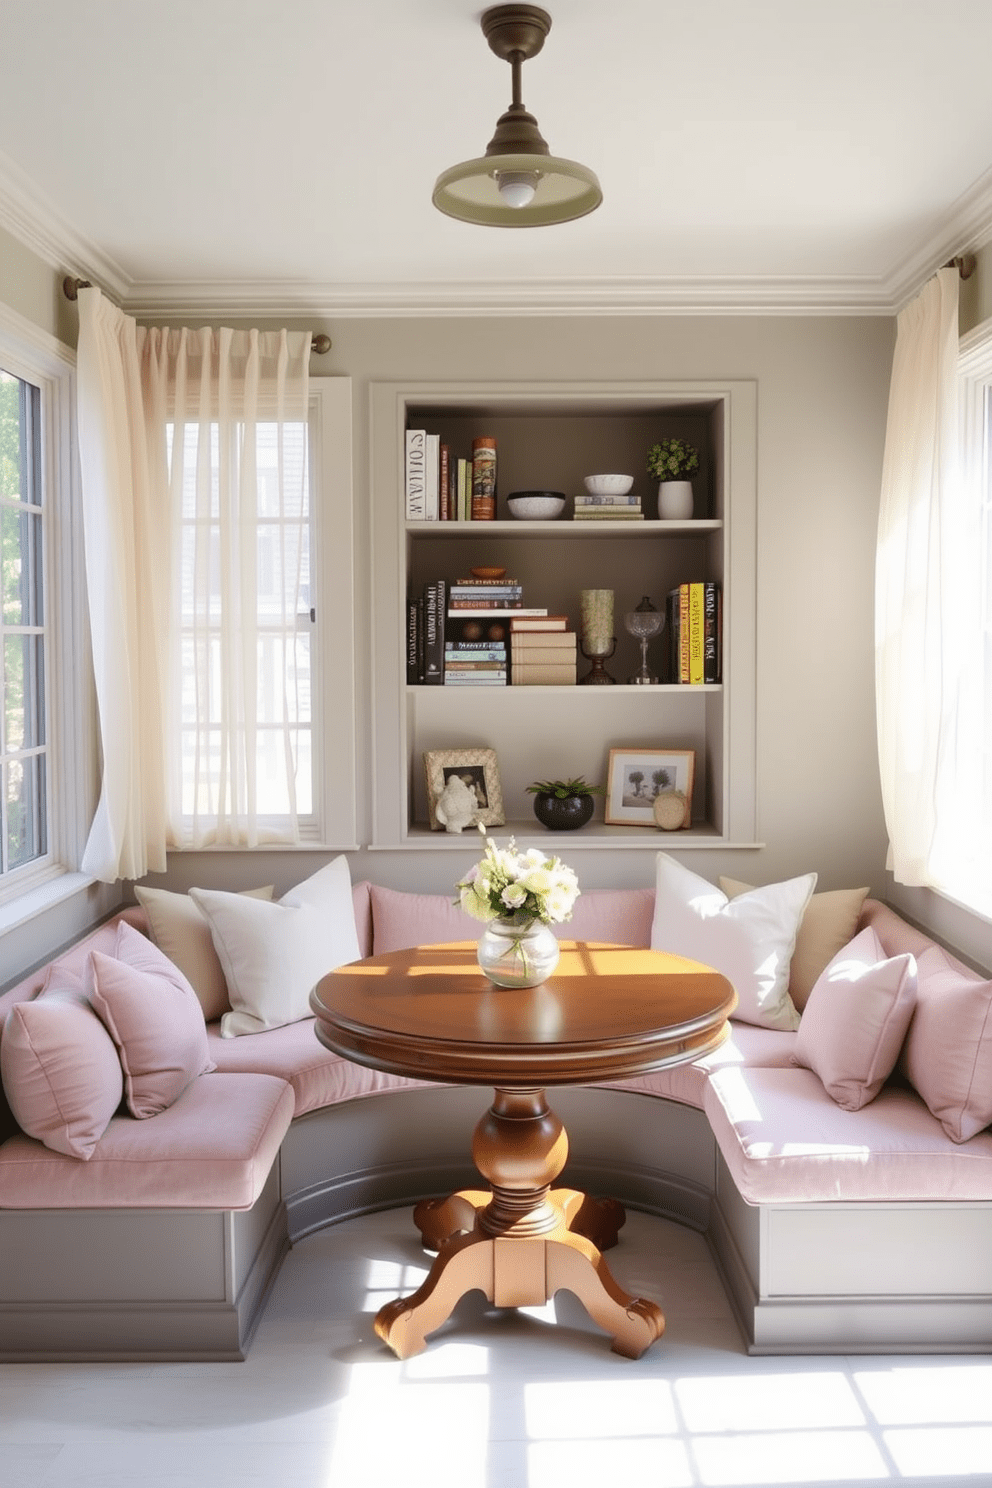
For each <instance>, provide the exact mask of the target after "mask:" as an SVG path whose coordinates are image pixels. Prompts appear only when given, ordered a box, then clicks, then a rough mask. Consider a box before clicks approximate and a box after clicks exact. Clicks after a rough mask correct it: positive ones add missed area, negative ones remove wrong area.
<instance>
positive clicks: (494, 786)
mask: <svg viewBox="0 0 992 1488" xmlns="http://www.w3.org/2000/svg"><path fill="white" fill-rule="evenodd" d="M424 769H425V771H426V774H427V811H428V815H429V817H430V826H431V831H432V832H443V831H444V824H443V823H442V822H439V821H438V819H437V803H438V801H439V800H440V798H441V795H442V793H443V791H444V788H445V786H446V785H447V783H448V780H449V779H450V777H451V776H452V775H461V776H463V777H464V779H465V783H466V785H469V786H471V788H472V789H473V790H474V791H475V793H476V796H477V797H478V799H479V816H478V820H479V821H480V822H481V823H482V825H483V826H486V827H502V826H505V824H506V814H505V812H504V810H503V787H502V785H501V784H500V779H499V766H498V765H497V763H496V751H495V749H428V750H425V752H424Z"/></svg>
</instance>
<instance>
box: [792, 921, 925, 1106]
mask: <svg viewBox="0 0 992 1488" xmlns="http://www.w3.org/2000/svg"><path fill="white" fill-rule="evenodd" d="M915 1005H916V962H915V960H914V958H913V957H912V956H910V955H905V956H893V957H892V959H891V960H886V957H885V951H884V950H883V948H882V943H881V941H880V940H879V938H878V936H877V935H876V934H875V932H874V930H872V929H867V930H862V931H861V933H860V934H859V935H856V936H855V937H854V939H853V940H852V941H851V943H850V944H849V945H846V946H845V947H844V949H843V950H841V951H838V952H837V954H836V956H834V958H833V960H832V961H831V962H830V963H829V965H828V966H827V968H826V970H825V971H823V972H821V974H820V976H819V977H818V978H817V980H816V982H815V984H814V986H813V990H812V992H811V993H810V995H809V1001H808V1002H807V1003H806V1008H805V1010H804V1012H803V1015H802V1021H801V1022H800V1024H799V1031H798V1033H797V1034H796V1045H795V1048H794V1050H793V1053H792V1059H793V1062H794V1063H795V1064H799V1065H804V1066H805V1068H806V1069H810V1070H812V1071H813V1073H814V1074H815V1075H819V1077H820V1080H821V1082H822V1084H823V1088H824V1090H825V1091H826V1092H827V1094H828V1095H829V1096H830V1098H831V1099H832V1100H834V1101H836V1102H837V1104H838V1105H839V1106H842V1107H843V1108H844V1110H845V1111H860V1109H861V1107H862V1106H866V1105H868V1103H869V1101H873V1100H874V1099H875V1097H876V1095H877V1094H878V1092H879V1091H880V1090H881V1088H882V1086H883V1085H884V1084H885V1081H886V1080H887V1079H888V1077H889V1075H890V1074H891V1073H892V1071H893V1070H894V1069H895V1067H896V1061H897V1059H898V1058H899V1050H900V1049H901V1048H902V1043H903V1039H904V1038H905V1036H906V1030H907V1028H908V1027H909V1020H910V1018H911V1017H912V1016H913V1008H914V1006H915Z"/></svg>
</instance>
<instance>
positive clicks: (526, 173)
mask: <svg viewBox="0 0 992 1488" xmlns="http://www.w3.org/2000/svg"><path fill="white" fill-rule="evenodd" d="M507 176H509V177H510V178H511V179H510V182H509V183H507V180H506V178H507ZM520 177H523V178H524V182H526V180H527V178H528V177H530V178H531V179H532V180H533V192H532V197H531V200H530V201H524V202H523V204H522V205H520V206H515V205H513V203H512V200H507V199H506V198H507V195H508V191H509V190H510V189H512V187H514V186H516V185H517V184H518V180H519V178H520ZM501 185H502V191H501V189H500V187H501ZM526 189H527V188H526V184H525V185H524V190H526ZM433 200H434V205H435V206H436V207H437V208H438V210H439V211H441V212H444V213H445V214H446V215H447V216H448V217H457V218H459V219H460V220H461V221H462V222H475V223H478V224H479V225H480V226H482V227H547V226H550V225H551V224H553V223H555V222H571V220H572V219H573V218H574V217H585V215H586V214H587V213H588V212H593V211H595V209H596V208H597V207H598V206H599V204H600V202H601V201H602V200H603V193H602V191H601V190H600V185H599V182H598V181H597V179H596V176H595V174H594V172H593V171H591V170H590V169H589V167H588V166H585V165H580V164H579V163H578V161H577V160H560V159H559V158H558V157H557V156H554V155H542V156H538V157H535V156H533V155H499V156H492V155H482V156H480V157H479V159H478V160H463V161H462V162H461V163H460V164H459V165H452V166H449V168H448V169H447V170H446V171H442V172H441V174H440V175H439V176H438V178H437V183H436V184H435V187H434V198H433Z"/></svg>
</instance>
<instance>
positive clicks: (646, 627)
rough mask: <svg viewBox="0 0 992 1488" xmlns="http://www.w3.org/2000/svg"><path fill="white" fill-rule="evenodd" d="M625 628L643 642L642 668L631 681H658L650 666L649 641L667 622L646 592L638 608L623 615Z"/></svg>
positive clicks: (640, 682)
mask: <svg viewBox="0 0 992 1488" xmlns="http://www.w3.org/2000/svg"><path fill="white" fill-rule="evenodd" d="M623 624H624V629H625V630H626V631H627V633H628V635H632V636H634V637H635V638H636V639H637V640H639V641H640V643H641V669H640V671H639V672H636V673H635V674H634V676H633V677H631V679H630V680H631V682H633V683H635V684H637V685H638V686H650V685H652V684H654V683H656V682H657V681H658V678H657V677H656V676H655V675H654V673H653V672H652V671H651V670H650V669H649V667H648V641H650V640H653V638H654V637H655V636H656V635H660V633H661V630H662V627H663V626H664V624H665V617H664V615H663V614H661V612H660V611H659V610H656V609H655V607H654V605H653V604H652V603H651V601H650V599H648V597H647V595H646V594H645V596H644V598H643V599H642V600H641V602H640V604H639V605H638V606H637V609H636V610H628V612H627V614H626V615H624V617H623Z"/></svg>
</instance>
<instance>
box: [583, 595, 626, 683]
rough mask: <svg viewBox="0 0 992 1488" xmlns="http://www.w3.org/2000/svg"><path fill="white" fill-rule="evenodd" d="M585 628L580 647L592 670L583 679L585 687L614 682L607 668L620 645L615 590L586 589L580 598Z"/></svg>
mask: <svg viewBox="0 0 992 1488" xmlns="http://www.w3.org/2000/svg"><path fill="white" fill-rule="evenodd" d="M580 607H581V614H582V631H581V636H580V640H579V649H580V651H581V652H582V655H583V656H584V657H585V658H586V661H591V662H592V670H591V671H589V672H587V673H586V675H585V676H584V677H583V678H581V685H582V686H584V687H589V686H596V685H600V686H602V685H604V684H606V685H612V683H613V682H614V680H615V679H614V678H613V677H611V676H610V674H609V672H608V671H607V670H606V668H605V667H604V665H603V663H604V661H609V659H610V657H611V656H612V655H613V653H614V651H615V650H616V648H617V642H616V637H615V636H614V634H613V590H612V589H583V590H582V596H581V601H580Z"/></svg>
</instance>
